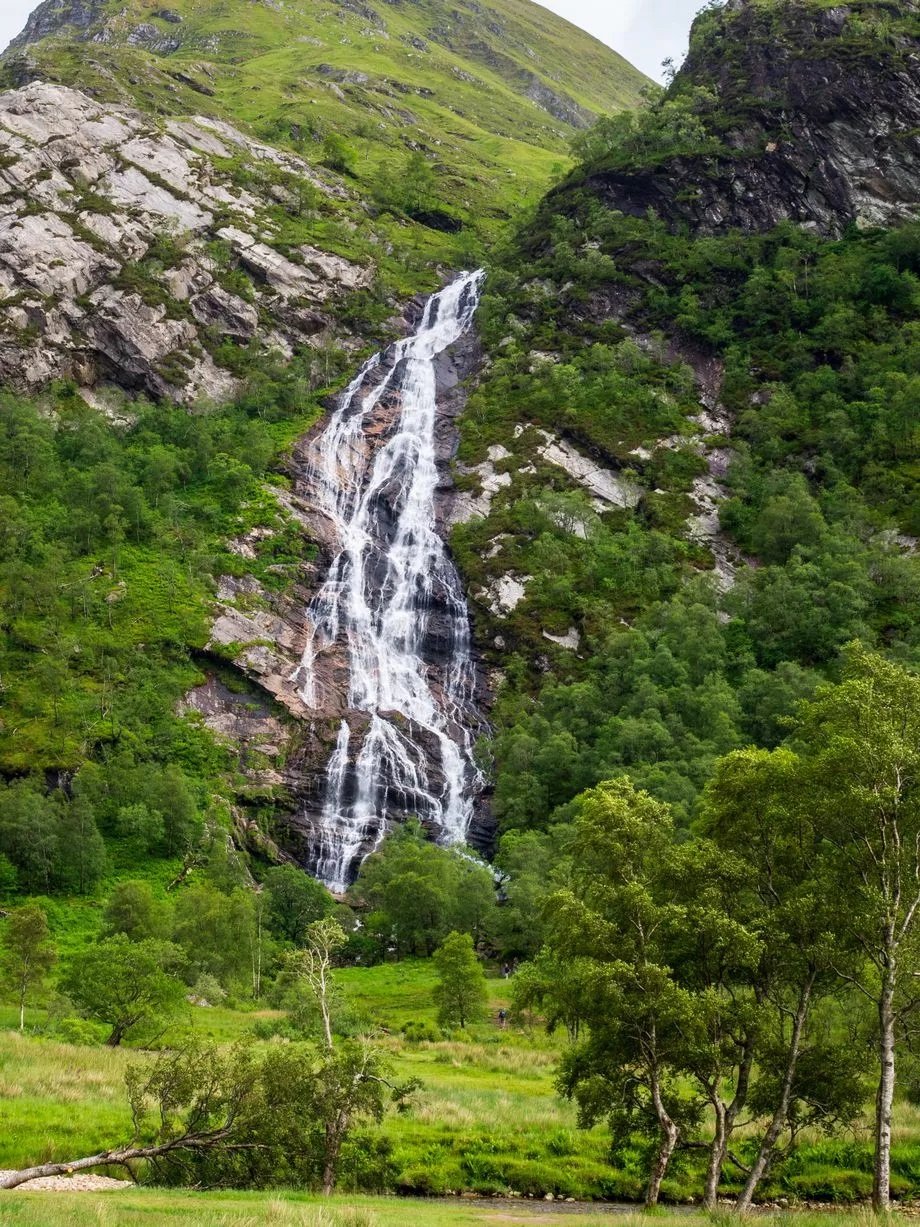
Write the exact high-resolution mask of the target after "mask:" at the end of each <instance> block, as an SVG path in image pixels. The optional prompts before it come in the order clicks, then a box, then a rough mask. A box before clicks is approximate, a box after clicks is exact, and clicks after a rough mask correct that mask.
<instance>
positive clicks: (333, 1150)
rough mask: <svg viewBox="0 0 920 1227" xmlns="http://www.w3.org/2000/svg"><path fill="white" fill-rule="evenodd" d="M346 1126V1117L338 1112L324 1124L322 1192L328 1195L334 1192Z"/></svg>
mask: <svg viewBox="0 0 920 1227" xmlns="http://www.w3.org/2000/svg"><path fill="white" fill-rule="evenodd" d="M347 1128H348V1119H347V1117H343V1115H342V1113H341V1112H340V1113H339V1114H338V1115H337V1117H336V1119H335V1121H330V1122H328V1123H327V1125H326V1145H325V1147H324V1154H323V1194H324V1196H326V1197H329V1196H330V1194H332V1193H334V1192H335V1186H336V1182H337V1181H338V1178H339V1153H340V1152H341V1149H342V1138H343V1137H344V1136H345V1131H346V1130H347Z"/></svg>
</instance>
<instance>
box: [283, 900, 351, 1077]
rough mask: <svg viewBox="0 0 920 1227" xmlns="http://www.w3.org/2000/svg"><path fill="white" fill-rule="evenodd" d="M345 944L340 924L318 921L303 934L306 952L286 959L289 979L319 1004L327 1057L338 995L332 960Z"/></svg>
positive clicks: (291, 952) (289, 954)
mask: <svg viewBox="0 0 920 1227" xmlns="http://www.w3.org/2000/svg"><path fill="white" fill-rule="evenodd" d="M346 940H347V939H346V936H345V930H344V929H343V928H342V926H341V925H340V924H339V923H338V921H336V920H331V919H327V920H317V921H315V922H314V923H313V924H312V925H310V926H309V928H308V929H307V931H306V933H305V934H304V946H303V949H301V950H292V951H290V952H289V953H288V955H287V956H286V958H285V969H286V971H287V973H288V975H289V976H291V978H292V979H294V980H299V981H301V982H302V983H303V984H305V985H306V987H307V989H308V990H309V992H310V993H311V994H312V996H313V998H314V1000H315V1001H316V1005H317V1007H318V1009H319V1013H320V1018H321V1019H322V1033H323V1043H324V1045H325V1049H326V1052H327V1053H331V1052H332V1050H333V1047H334V1045H333V1039H332V1024H333V1012H334V1009H335V1004H336V1000H337V993H336V987H335V983H334V981H333V978H332V969H333V960H334V958H335V954H336V952H337V951H338V950H341V948H342V947H343V946H344V945H345V942H346Z"/></svg>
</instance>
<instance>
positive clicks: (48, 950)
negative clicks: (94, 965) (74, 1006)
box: [0, 903, 57, 1031]
mask: <svg viewBox="0 0 920 1227" xmlns="http://www.w3.org/2000/svg"><path fill="white" fill-rule="evenodd" d="M56 960H57V950H56V949H55V945H54V942H53V941H52V940H51V930H50V929H49V928H48V917H47V916H46V915H45V913H44V912H43V911H42V909H41V908H40V907H39V906H38V905H37V904H34V903H26V904H24V905H23V906H22V907H17V908H14V909H13V911H12V912H10V913H9V915H8V916H7V918H6V920H5V921H4V923H3V929H2V932H0V971H2V973H3V978H4V980H5V981H6V982H7V983H8V984H9V986H10V987H11V988H12V990H13V992H14V993H15V994H16V998H17V1001H18V1003H19V1030H20V1031H21V1030H22V1029H23V1026H24V1025H25V1010H26V1002H27V1000H28V998H29V997H30V995H31V994H32V993H33V992H34V991H35V990H37V989H41V987H42V985H43V983H44V981H45V978H46V977H47V975H48V973H49V972H50V971H51V968H52V967H53V966H54V964H55V962H56Z"/></svg>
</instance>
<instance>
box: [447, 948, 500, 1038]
mask: <svg viewBox="0 0 920 1227" xmlns="http://www.w3.org/2000/svg"><path fill="white" fill-rule="evenodd" d="M434 965H435V967H436V968H437V970H438V983H437V985H436V986H435V990H434V1000H435V1005H436V1006H437V1007H438V1022H439V1023H440V1024H441V1026H442V1027H465V1026H466V1024H467V1023H469V1022H478V1021H479V1020H480V1019H481V1018H482V1017H483V1016H484V1014H485V1010H486V1003H487V1002H488V998H489V994H488V990H487V988H486V977H485V972H484V971H483V970H482V964H481V963H480V961H479V959H478V958H477V957H476V950H475V948H474V947H473V939H472V938H471V937H470V935H469V934H468V933H450V934H448V936H447V937H446V938H445V939H444V942H443V944H442V945H441V947H440V948H439V949H438V950H436V951H435V955H434Z"/></svg>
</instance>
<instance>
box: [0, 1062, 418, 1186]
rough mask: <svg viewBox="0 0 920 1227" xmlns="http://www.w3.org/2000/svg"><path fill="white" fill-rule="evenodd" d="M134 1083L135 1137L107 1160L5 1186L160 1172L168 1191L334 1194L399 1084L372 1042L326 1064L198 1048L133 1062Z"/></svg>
mask: <svg viewBox="0 0 920 1227" xmlns="http://www.w3.org/2000/svg"><path fill="white" fill-rule="evenodd" d="M125 1080H126V1084H127V1091H128V1102H129V1105H130V1108H131V1119H132V1132H131V1137H130V1138H129V1139H128V1140H127V1141H126V1142H124V1143H121V1144H120V1145H117V1146H114V1147H112V1148H111V1149H108V1150H104V1151H101V1152H99V1153H97V1154H93V1155H86V1156H83V1157H81V1158H77V1159H71V1160H69V1161H68V1162H66V1163H43V1164H39V1165H37V1166H35V1167H28V1168H25V1169H23V1170H21V1171H17V1172H8V1173H5V1174H3V1175H0V1189H14V1188H17V1187H18V1186H19V1185H21V1184H25V1183H26V1181H29V1180H35V1179H36V1178H38V1177H41V1176H59V1175H64V1174H72V1173H73V1172H79V1171H87V1170H91V1169H92V1168H96V1167H111V1166H113V1165H117V1166H121V1167H125V1168H127V1169H128V1170H129V1171H130V1172H131V1173H132V1174H133V1173H134V1167H135V1165H136V1164H137V1163H139V1162H146V1163H148V1164H150V1165H151V1167H152V1169H153V1171H154V1172H155V1173H156V1176H157V1178H158V1180H159V1181H160V1182H161V1183H185V1184H191V1185H195V1186H197V1187H202V1186H203V1187H205V1188H216V1187H230V1188H241V1187H250V1188H252V1187H255V1188H259V1187H266V1186H273V1185H280V1186H287V1187H290V1186H295V1187H296V1186H298V1185H299V1186H308V1187H309V1186H320V1187H322V1188H323V1189H324V1191H326V1192H332V1191H333V1189H334V1188H335V1184H336V1180H337V1177H338V1171H339V1165H340V1161H341V1157H342V1153H343V1149H344V1147H345V1145H346V1144H347V1142H348V1139H349V1136H350V1134H351V1132H352V1130H353V1128H354V1126H355V1125H356V1124H357V1123H359V1122H360V1121H362V1120H379V1119H380V1118H381V1117H382V1116H383V1114H384V1112H385V1110H386V1106H387V1104H388V1102H390V1101H393V1102H397V1103H399V1102H401V1101H402V1100H403V1099H404V1098H405V1096H406V1095H407V1094H408V1093H409V1092H410V1091H411V1089H412V1087H411V1086H404V1087H401V1086H396V1085H394V1084H393V1083H392V1082H391V1081H390V1079H389V1076H388V1070H387V1067H386V1064H385V1062H384V1061H383V1060H382V1058H381V1056H380V1053H379V1052H378V1051H377V1050H375V1049H374V1048H373V1047H372V1046H371V1045H367V1044H348V1045H347V1046H345V1047H344V1048H343V1051H342V1052H341V1053H340V1054H337V1056H336V1058H335V1059H334V1060H332V1061H327V1060H323V1061H320V1062H318V1061H317V1057H316V1053H315V1051H314V1050H313V1049H312V1048H311V1047H310V1046H309V1045H306V1044H289V1045H284V1046H283V1047H274V1048H273V1049H272V1050H271V1051H269V1052H267V1053H265V1054H263V1055H259V1054H258V1053H257V1052H256V1051H255V1050H254V1049H253V1048H252V1047H250V1046H247V1045H245V1044H241V1045H236V1046H235V1047H233V1048H230V1049H227V1048H219V1047H207V1046H201V1045H197V1044H188V1045H185V1046H183V1047H182V1048H180V1049H179V1050H177V1051H166V1052H163V1053H161V1054H160V1055H159V1056H158V1057H157V1058H156V1059H155V1060H154V1061H153V1062H151V1063H146V1064H132V1065H131V1066H130V1067H129V1069H128V1071H127V1073H126V1075H125Z"/></svg>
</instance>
